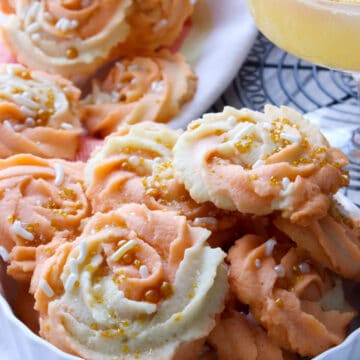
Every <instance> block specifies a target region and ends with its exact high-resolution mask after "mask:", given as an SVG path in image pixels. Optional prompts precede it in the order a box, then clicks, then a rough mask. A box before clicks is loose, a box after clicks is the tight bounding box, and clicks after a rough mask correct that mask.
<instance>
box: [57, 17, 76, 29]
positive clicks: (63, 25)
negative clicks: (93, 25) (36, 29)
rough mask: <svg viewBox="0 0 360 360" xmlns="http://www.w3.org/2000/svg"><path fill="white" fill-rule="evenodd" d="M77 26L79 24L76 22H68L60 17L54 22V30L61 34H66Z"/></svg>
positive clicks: (68, 20)
mask: <svg viewBox="0 0 360 360" xmlns="http://www.w3.org/2000/svg"><path fill="white" fill-rule="evenodd" d="M78 26H79V22H78V21H77V20H70V19H68V18H66V17H62V18H60V19H59V20H58V21H57V22H56V25H55V28H56V29H57V30H60V31H62V32H66V31H69V30H74V29H75V28H77V27H78Z"/></svg>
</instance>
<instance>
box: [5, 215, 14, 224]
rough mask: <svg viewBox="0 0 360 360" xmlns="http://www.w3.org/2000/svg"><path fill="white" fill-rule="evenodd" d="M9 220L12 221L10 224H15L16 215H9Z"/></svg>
mask: <svg viewBox="0 0 360 360" xmlns="http://www.w3.org/2000/svg"><path fill="white" fill-rule="evenodd" d="M7 221H8V222H9V223H10V224H13V223H14V222H15V217H14V216H9V217H8V218H7Z"/></svg>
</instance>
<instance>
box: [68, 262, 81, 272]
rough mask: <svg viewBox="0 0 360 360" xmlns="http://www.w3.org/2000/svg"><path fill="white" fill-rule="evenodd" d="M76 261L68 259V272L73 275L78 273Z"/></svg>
mask: <svg viewBox="0 0 360 360" xmlns="http://www.w3.org/2000/svg"><path fill="white" fill-rule="evenodd" d="M78 265H79V264H78V262H77V260H76V259H74V258H71V259H70V260H69V268H70V272H71V273H72V274H74V275H78V274H79V267H78Z"/></svg>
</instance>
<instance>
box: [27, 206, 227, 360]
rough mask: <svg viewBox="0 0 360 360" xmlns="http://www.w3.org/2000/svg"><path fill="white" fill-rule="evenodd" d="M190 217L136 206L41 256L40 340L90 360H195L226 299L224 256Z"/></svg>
mask: <svg viewBox="0 0 360 360" xmlns="http://www.w3.org/2000/svg"><path fill="white" fill-rule="evenodd" d="M208 236H209V232H208V231H207V230H205V229H202V228H194V227H190V226H189V225H188V223H187V221H186V219H185V217H182V216H177V215H175V214H174V213H172V212H164V211H151V210H149V209H147V208H146V207H145V206H144V205H138V204H127V205H123V206H121V207H119V208H118V209H117V210H115V211H112V212H109V213H106V214H102V213H97V214H95V215H94V216H93V217H92V218H90V219H89V221H88V222H87V223H86V225H85V227H84V230H83V232H82V234H81V235H80V236H79V237H78V239H77V240H76V241H75V242H71V243H70V242H69V243H64V244H63V245H61V246H59V247H57V248H54V247H51V245H50V246H46V245H45V246H43V247H41V248H38V253H37V266H36V271H35V273H34V277H33V279H32V286H31V291H32V292H33V293H34V295H35V300H36V304H35V308H36V309H37V310H38V311H39V313H40V335H41V336H42V337H44V338H45V339H47V340H48V341H50V342H51V343H53V344H54V345H56V346H58V347H59V348H60V349H62V350H64V351H66V352H69V353H71V354H75V355H78V356H80V357H82V358H84V359H94V360H95V359H96V360H105V359H109V360H110V359H113V358H114V357H116V358H122V359H124V360H126V359H129V360H130V359H149V358H150V357H151V358H153V359H164V360H165V359H182V360H185V359H189V360H191V359H195V358H196V355H197V354H198V352H199V351H200V349H201V346H202V344H203V343H204V341H205V337H206V336H207V335H208V333H209V332H210V331H211V330H212V329H213V327H214V326H215V317H216V315H217V314H219V313H220V312H221V311H222V309H223V304H224V298H225V293H226V291H227V275H226V269H225V266H224V263H223V259H224V256H225V254H224V253H223V252H222V251H221V250H220V249H212V248H210V247H209V246H208V245H207V244H206V239H207V237H208Z"/></svg>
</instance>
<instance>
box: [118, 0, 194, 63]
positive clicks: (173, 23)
mask: <svg viewBox="0 0 360 360" xmlns="http://www.w3.org/2000/svg"><path fill="white" fill-rule="evenodd" d="M194 3H195V1H191V0H182V1H179V0H142V1H134V2H133V6H132V8H131V10H130V11H129V12H128V14H127V17H126V22H127V23H128V24H129V27H130V31H129V35H128V37H127V38H126V40H125V41H124V42H122V43H120V44H119V46H118V47H117V49H116V53H117V54H118V55H120V56H127V55H129V54H139V53H144V52H149V51H150V52H154V51H155V50H158V49H159V48H160V47H170V46H171V45H173V44H174V42H175V41H176V40H177V38H178V37H179V35H180V33H181V31H182V29H183V27H184V24H185V22H186V20H188V19H190V17H191V15H192V13H193V11H194Z"/></svg>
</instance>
